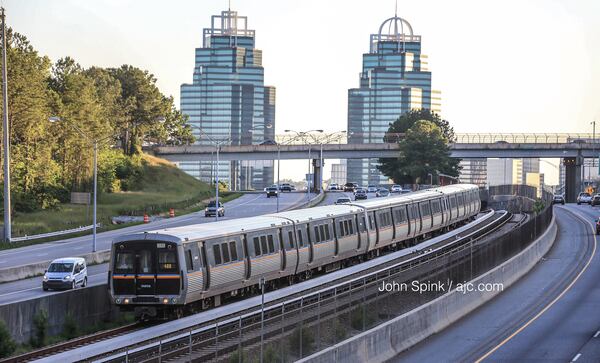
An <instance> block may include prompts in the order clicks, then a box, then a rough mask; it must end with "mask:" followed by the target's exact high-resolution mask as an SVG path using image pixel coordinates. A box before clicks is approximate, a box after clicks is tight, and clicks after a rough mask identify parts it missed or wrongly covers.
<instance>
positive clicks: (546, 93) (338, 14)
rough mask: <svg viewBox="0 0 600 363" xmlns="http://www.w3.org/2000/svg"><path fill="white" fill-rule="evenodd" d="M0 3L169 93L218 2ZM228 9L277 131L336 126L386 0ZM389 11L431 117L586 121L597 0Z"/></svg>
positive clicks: (31, 32) (174, 91)
mask: <svg viewBox="0 0 600 363" xmlns="http://www.w3.org/2000/svg"><path fill="white" fill-rule="evenodd" d="M0 3H1V4H3V5H4V7H5V8H6V12H7V16H8V24H9V26H11V27H13V28H14V29H16V31H18V32H20V33H23V34H25V35H26V36H27V37H28V38H29V39H30V41H31V42H32V44H33V46H34V47H35V48H36V49H37V50H39V51H40V53H42V54H45V55H48V56H49V57H50V58H51V59H52V60H53V61H54V60H56V59H58V58H60V57H63V56H67V55H69V56H72V57H74V58H75V59H76V60H77V61H78V62H79V63H81V64H82V65H83V66H85V67H88V66H92V65H99V66H119V65H121V64H124V63H128V64H132V65H135V66H137V67H140V68H144V69H148V70H149V71H150V72H151V73H153V74H154V75H155V76H156V77H157V78H158V85H159V87H160V88H161V90H162V91H163V92H164V93H165V94H167V95H173V96H174V97H175V99H176V100H177V103H178V102H179V101H178V100H179V86H180V84H181V83H190V82H191V80H192V72H193V67H194V48H196V47H200V46H202V29H203V28H204V27H207V26H209V24H210V16H211V15H213V14H217V13H219V12H220V11H221V10H224V9H226V8H227V1H226V0H202V1H183V0H181V1H158V0H145V1H142V0H110V1H109V0H103V1H100V0H94V1H81V0H1V1H0ZM232 9H234V10H238V12H239V14H240V15H245V16H248V22H249V27H250V28H251V29H255V30H256V36H257V47H258V48H259V49H262V50H263V65H264V67H265V78H266V83H267V84H268V85H273V86H275V87H277V115H276V130H277V132H278V133H279V132H281V131H282V130H284V129H287V128H292V129H307V128H325V129H327V130H330V131H336V130H343V129H346V113H347V90H348V88H351V87H357V86H358V74H359V72H360V69H361V55H362V53H364V52H367V51H368V47H369V35H370V34H371V33H374V32H376V31H377V30H378V28H379V25H380V24H381V22H382V21H383V20H385V19H386V18H388V17H390V16H393V15H394V1H393V0H369V1H356V0H354V1H352V0H344V1H342V0H334V1H325V0H303V1H288V0H254V1H250V0H244V1H240V0H233V1H232ZM398 15H399V16H401V17H403V18H405V19H407V20H408V21H409V22H410V23H411V25H412V27H413V29H414V31H415V33H416V34H418V35H421V36H422V49H423V53H425V54H427V55H428V56H429V67H430V70H431V71H432V72H433V86H434V88H435V89H437V90H440V91H441V92H442V116H443V117H444V118H446V119H448V120H449V121H450V122H451V124H452V125H453V126H454V128H455V130H456V131H457V132H577V131H580V132H589V131H591V126H590V121H592V120H594V119H596V120H598V121H600V102H599V101H600V46H599V45H600V21H599V20H598V19H599V16H600V1H594V0H588V1H586V0H577V1H573V0H571V1H567V0H564V1H559V0H554V1H552V0H539V1H502V2H494V3H492V2H489V1H447V0H441V1H433V0H431V1H411V2H408V1H399V3H398ZM290 164H291V163H290ZM298 175H302V174H301V173H300V174H298ZM294 176H296V175H295V174H294Z"/></svg>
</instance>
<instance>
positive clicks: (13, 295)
mask: <svg viewBox="0 0 600 363" xmlns="http://www.w3.org/2000/svg"><path fill="white" fill-rule="evenodd" d="M313 196H314V194H313V195H312V196H311V197H313ZM280 198H281V199H280V200H279V208H280V210H283V209H285V208H291V207H294V206H296V205H299V204H301V203H302V202H304V201H305V200H306V193H282V194H281V196H280ZM276 203H277V200H276V199H275V198H267V197H266V195H265V194H264V193H259V194H245V195H243V196H241V197H239V198H237V199H234V200H232V201H230V202H228V203H225V204H224V206H225V217H224V218H223V219H234V218H243V217H251V216H256V215H260V214H266V213H274V212H275V211H276ZM250 207H251V208H250ZM214 220H215V219H214V217H209V218H206V217H204V211H201V212H197V213H191V214H187V215H183V216H180V217H175V218H169V219H163V220H159V221H155V222H151V223H148V224H143V225H136V226H132V227H126V228H122V229H118V230H113V231H108V232H104V233H100V234H98V239H97V242H98V250H99V251H102V250H106V249H109V248H110V243H111V241H112V239H113V238H114V237H115V236H118V235H121V234H125V233H134V232H140V231H144V230H154V229H159V228H165V227H176V226H184V225H189V224H196V223H206V222H214ZM91 240H92V237H91V236H83V237H76V238H71V239H66V240H64V241H56V242H49V243H44V244H39V245H32V246H27V247H22V248H17V249H11V250H4V251H0V266H1V267H2V268H5V267H10V266H18V265H23V264H27V263H33V262H39V261H47V260H51V259H54V258H59V257H66V256H71V255H81V254H84V253H87V252H90V251H91ZM107 270H108V266H107V264H101V265H96V266H89V267H88V284H89V285H90V286H94V285H98V284H102V283H105V282H106V271H107ZM41 285H42V278H41V277H34V278H30V279H23V280H19V281H13V282H7V283H3V284H0V305H3V304H7V303H12V302H15V301H21V300H27V299H31V298H35V297H39V296H40V295H42V294H43V295H47V294H53V293H59V292H58V291H42V288H41Z"/></svg>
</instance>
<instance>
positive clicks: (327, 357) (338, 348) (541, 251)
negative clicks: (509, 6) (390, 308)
mask: <svg viewBox="0 0 600 363" xmlns="http://www.w3.org/2000/svg"><path fill="white" fill-rule="evenodd" d="M556 233H557V226H556V222H555V220H554V217H553V218H552V221H551V223H550V227H548V229H547V230H546V232H545V233H544V234H543V235H542V236H541V237H540V238H538V239H537V240H536V241H534V242H533V243H532V244H531V245H530V246H529V247H527V248H526V249H525V250H524V251H522V252H521V253H520V254H518V255H516V256H514V257H512V258H511V259H510V260H508V261H506V262H504V263H503V264H501V265H499V266H497V267H496V268H494V269H493V270H490V271H488V272H487V273H485V274H484V275H481V276H479V277H478V278H476V279H474V280H472V282H473V283H474V284H479V283H503V284H504V288H508V287H509V286H510V285H512V284H513V283H514V282H516V281H517V280H518V279H519V278H521V277H522V276H523V275H525V274H526V273H527V272H529V270H531V268H533V266H535V264H536V263H537V262H538V261H539V260H540V258H542V256H544V255H545V254H546V253H547V252H548V251H549V250H550V248H551V247H552V245H553V244H554V240H555V238H556ZM498 293H500V292H499V291H493V292H471V293H467V294H463V293H461V292H457V291H456V290H454V291H452V292H450V293H448V294H445V295H443V296H440V297H439V298H437V299H435V300H433V301H430V302H429V303H427V304H425V305H423V306H420V307H419V308H417V309H415V310H412V311H410V312H407V313H406V314H403V315H401V316H398V317H396V318H394V319H393V320H390V321H388V322H386V323H384V324H381V325H379V326H377V327H375V328H373V329H371V330H369V331H366V332H364V333H361V334H359V335H356V336H354V337H352V338H350V339H348V340H345V341H343V342H341V343H339V344H336V345H334V346H332V347H330V348H327V349H325V350H322V351H320V352H317V353H315V354H313V355H311V356H309V357H307V358H305V359H303V360H301V362H315V363H316V362H319V363H320V362H323V363H324V362H345V363H346V362H357V363H359V362H367V361H368V362H382V361H385V360H387V359H390V358H393V357H394V356H396V355H397V354H398V353H400V352H402V351H404V350H406V349H408V348H410V347H411V346H413V345H415V344H417V343H418V342H420V341H421V340H423V339H425V338H427V337H428V336H430V335H432V334H435V333H438V332H440V331H442V330H443V329H444V328H446V327H447V326H449V325H450V324H452V323H454V322H455V321H457V320H458V319H460V318H462V317H463V316H465V315H467V314H469V313H470V312H471V311H473V310H475V309H476V308H477V307H479V306H481V305H483V304H484V303H486V302H487V301H489V300H490V299H492V298H493V297H494V296H496V295H497V294H498Z"/></svg>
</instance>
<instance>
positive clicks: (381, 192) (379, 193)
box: [375, 188, 390, 197]
mask: <svg viewBox="0 0 600 363" xmlns="http://www.w3.org/2000/svg"><path fill="white" fill-rule="evenodd" d="M388 195H390V192H389V191H388V190H387V189H384V188H381V189H379V190H378V191H377V192H376V193H375V196H376V197H387V196H388Z"/></svg>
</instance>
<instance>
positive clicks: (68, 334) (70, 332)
mask: <svg viewBox="0 0 600 363" xmlns="http://www.w3.org/2000/svg"><path fill="white" fill-rule="evenodd" d="M62 335H63V337H65V339H67V340H68V339H73V338H76V337H77V336H78V335H79V327H78V326H77V322H76V321H75V319H74V318H73V317H72V316H71V315H70V314H67V316H66V317H65V322H64V324H63V331H62Z"/></svg>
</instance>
